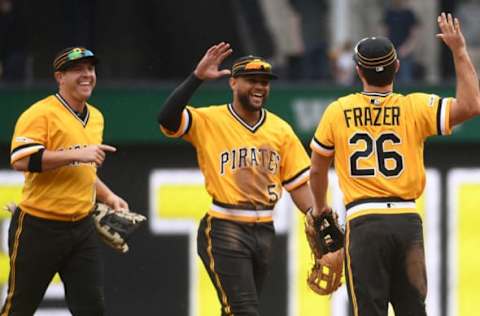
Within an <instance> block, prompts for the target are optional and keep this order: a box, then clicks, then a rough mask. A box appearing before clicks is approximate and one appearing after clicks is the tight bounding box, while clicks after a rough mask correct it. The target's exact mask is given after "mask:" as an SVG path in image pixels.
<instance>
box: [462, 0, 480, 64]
mask: <svg viewBox="0 0 480 316" xmlns="http://www.w3.org/2000/svg"><path fill="white" fill-rule="evenodd" d="M457 16H458V18H459V19H460V21H462V25H461V28H462V32H463V34H464V35H465V39H466V41H467V43H468V44H469V46H468V50H469V52H470V55H471V57H472V62H473V64H474V65H475V67H476V68H477V71H478V70H479V69H480V23H479V22H478V18H479V17H480V2H479V1H478V0H463V1H462V2H461V3H460V4H459V5H458V7H457Z"/></svg>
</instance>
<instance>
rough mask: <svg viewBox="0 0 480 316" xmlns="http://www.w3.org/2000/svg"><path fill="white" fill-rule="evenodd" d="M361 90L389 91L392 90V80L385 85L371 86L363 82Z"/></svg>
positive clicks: (373, 91)
mask: <svg viewBox="0 0 480 316" xmlns="http://www.w3.org/2000/svg"><path fill="white" fill-rule="evenodd" d="M363 92H370V93H375V92H376V93H389V92H393V82H392V83H391V84H389V85H387V86H383V87H378V86H372V85H369V84H367V83H364V84H363Z"/></svg>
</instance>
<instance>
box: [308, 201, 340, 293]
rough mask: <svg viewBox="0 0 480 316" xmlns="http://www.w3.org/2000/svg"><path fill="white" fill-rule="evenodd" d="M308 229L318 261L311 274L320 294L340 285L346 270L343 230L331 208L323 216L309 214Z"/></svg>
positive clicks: (315, 287)
mask: <svg viewBox="0 0 480 316" xmlns="http://www.w3.org/2000/svg"><path fill="white" fill-rule="evenodd" d="M305 233H306V235H307V240H308V244H309V245H310V249H311V251H312V253H313V257H314V265H313V267H312V269H311V271H310V273H309V275H308V279H307V283H308V285H309V286H310V288H311V289H312V290H313V291H315V292H316V293H318V294H320V295H328V294H332V293H333V292H334V291H335V290H336V289H337V288H338V287H339V286H340V285H341V278H342V270H343V243H344V234H343V230H342V228H341V227H340V225H339V224H338V214H337V213H335V212H333V211H332V210H331V209H330V210H328V211H327V212H325V213H323V214H322V216H320V217H318V218H317V217H314V216H313V214H312V210H310V211H308V212H307V214H306V215H305Z"/></svg>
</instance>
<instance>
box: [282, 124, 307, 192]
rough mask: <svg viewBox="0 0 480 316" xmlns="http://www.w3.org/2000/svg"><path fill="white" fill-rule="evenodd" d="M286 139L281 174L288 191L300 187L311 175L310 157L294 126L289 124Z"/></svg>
mask: <svg viewBox="0 0 480 316" xmlns="http://www.w3.org/2000/svg"><path fill="white" fill-rule="evenodd" d="M285 138H286V141H285V143H284V146H283V147H282V151H283V152H282V153H281V157H282V161H281V163H280V176H281V180H282V185H283V187H284V188H285V189H286V190H287V191H292V190H293V189H295V188H297V187H299V186H300V185H302V184H304V183H305V182H307V181H308V179H309V177H310V158H309V157H308V155H307V152H306V151H305V148H304V147H303V145H302V143H301V142H300V140H299V139H298V137H297V135H295V133H294V132H293V130H292V128H291V127H290V126H288V129H287V131H286V135H285Z"/></svg>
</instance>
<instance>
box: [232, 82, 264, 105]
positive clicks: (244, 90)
mask: <svg viewBox="0 0 480 316" xmlns="http://www.w3.org/2000/svg"><path fill="white" fill-rule="evenodd" d="M231 87H232V90H233V95H234V98H237V99H238V101H239V103H240V104H241V105H242V106H243V107H244V108H245V110H247V111H250V112H254V111H259V110H260V109H261V108H262V107H263V105H264V104H265V103H266V102H267V99H268V95H269V93H270V80H269V78H268V77H266V76H262V75H252V76H240V77H237V78H233V80H232V81H231Z"/></svg>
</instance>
